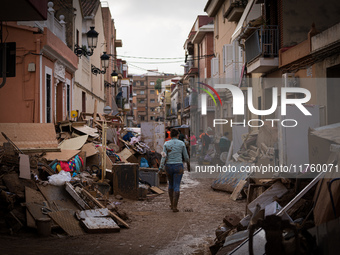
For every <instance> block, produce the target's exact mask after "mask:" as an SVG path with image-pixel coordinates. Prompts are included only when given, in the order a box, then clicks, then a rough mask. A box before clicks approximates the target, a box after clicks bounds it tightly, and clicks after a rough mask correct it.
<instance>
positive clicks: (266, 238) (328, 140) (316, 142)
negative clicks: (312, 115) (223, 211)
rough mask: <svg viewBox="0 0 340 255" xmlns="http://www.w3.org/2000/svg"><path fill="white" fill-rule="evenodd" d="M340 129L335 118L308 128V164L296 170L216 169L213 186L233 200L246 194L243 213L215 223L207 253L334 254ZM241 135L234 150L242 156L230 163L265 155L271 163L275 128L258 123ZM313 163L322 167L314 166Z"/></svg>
mask: <svg viewBox="0 0 340 255" xmlns="http://www.w3.org/2000/svg"><path fill="white" fill-rule="evenodd" d="M339 131H340V124H337V125H330V126H325V127H321V128H318V129H315V130H309V134H308V142H309V155H310V162H309V163H310V164H309V167H307V168H306V169H304V171H301V172H299V173H298V174H292V173H288V174H287V175H285V176H282V175H277V174H273V173H272V174H271V175H268V177H267V178H264V177H263V176H262V178H261V176H260V177H259V176H256V175H255V174H250V173H241V172H240V171H239V172H237V173H236V174H235V173H233V174H232V175H231V174H230V173H224V174H221V176H220V177H219V178H218V179H217V180H216V181H215V182H214V183H213V185H212V187H213V188H214V189H219V190H224V191H228V192H230V193H232V194H231V199H233V200H237V199H240V198H246V200H247V206H246V211H245V213H244V214H243V215H235V214H228V215H226V216H225V217H224V219H223V223H222V224H221V225H219V227H218V228H217V229H216V239H215V240H216V242H215V244H214V245H213V246H211V247H210V250H211V253H212V254H217V255H223V254H248V253H249V254H296V253H300V254H330V253H332V254H333V253H334V254H336V253H337V248H336V247H337V246H336V245H334V244H336V243H337V241H336V240H337V238H338V236H339V234H340V230H339V229H340V221H339V220H340V218H339V217H340V182H338V180H340V178H339V177H340V176H339V173H338V171H336V170H335V171H334V169H337V168H338V167H339V162H340V132H339ZM245 138H246V139H245V140H244V144H243V146H242V148H241V150H240V151H239V152H238V154H239V155H240V156H239V158H241V160H240V161H236V162H231V163H230V165H231V166H233V167H235V168H237V169H239V168H240V167H241V166H243V167H244V166H245V167H251V166H254V165H255V166H256V164H259V162H261V161H262V162H264V160H267V163H262V164H270V163H269V162H268V159H272V161H273V163H272V164H273V165H274V163H275V160H276V159H275V158H276V152H275V151H276V149H274V148H275V146H276V145H275V143H276V141H277V132H275V129H274V128H271V127H264V128H261V129H260V130H259V131H258V132H253V133H250V134H247V135H246V137H245ZM273 150H274V152H273ZM255 152H256V155H255ZM250 155H252V156H250ZM243 160H247V162H243ZM306 165H307V164H306ZM316 165H324V166H327V167H326V169H324V171H316V167H315V166H316ZM287 176H288V177H287ZM289 176H290V177H289ZM326 229H327V231H325V230H326ZM336 236H337V237H336ZM330 251H332V252H330Z"/></svg>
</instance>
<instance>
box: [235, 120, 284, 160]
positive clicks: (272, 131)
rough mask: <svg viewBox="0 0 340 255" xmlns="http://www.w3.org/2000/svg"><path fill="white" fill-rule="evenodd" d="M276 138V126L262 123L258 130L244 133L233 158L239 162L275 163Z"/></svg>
mask: <svg viewBox="0 0 340 255" xmlns="http://www.w3.org/2000/svg"><path fill="white" fill-rule="evenodd" d="M267 124H268V123H267ZM277 139H278V130H277V127H272V126H270V125H264V126H262V127H261V128H260V129H259V130H256V131H253V132H250V133H248V134H245V135H244V138H243V144H242V146H241V148H240V150H239V151H238V152H237V153H235V154H234V155H233V158H234V160H235V161H239V162H251V163H257V164H267V165H268V164H270V165H275V161H276V160H277V154H276V153H277Z"/></svg>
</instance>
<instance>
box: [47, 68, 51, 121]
mask: <svg viewBox="0 0 340 255" xmlns="http://www.w3.org/2000/svg"><path fill="white" fill-rule="evenodd" d="M51 93H52V90H51V75H50V74H46V123H51V122H52V119H51V117H52V116H51Z"/></svg>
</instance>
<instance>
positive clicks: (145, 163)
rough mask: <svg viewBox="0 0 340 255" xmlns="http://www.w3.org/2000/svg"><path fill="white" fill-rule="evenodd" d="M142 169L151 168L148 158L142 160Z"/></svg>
mask: <svg viewBox="0 0 340 255" xmlns="http://www.w3.org/2000/svg"><path fill="white" fill-rule="evenodd" d="M139 166H140V167H146V168H147V167H149V163H148V161H147V160H146V158H141V160H140V165H139Z"/></svg>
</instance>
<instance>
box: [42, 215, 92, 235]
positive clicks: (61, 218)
mask: <svg viewBox="0 0 340 255" xmlns="http://www.w3.org/2000/svg"><path fill="white" fill-rule="evenodd" d="M48 216H50V217H51V218H52V219H53V220H54V221H55V222H56V223H57V224H58V225H59V226H60V227H61V228H62V229H63V230H64V231H65V232H66V233H67V234H68V235H70V236H79V235H84V234H85V232H84V230H83V229H82V228H81V227H80V224H79V221H78V220H77V219H76V218H75V217H74V216H73V215H72V214H71V213H70V212H69V211H59V212H52V213H49V214H48Z"/></svg>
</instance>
